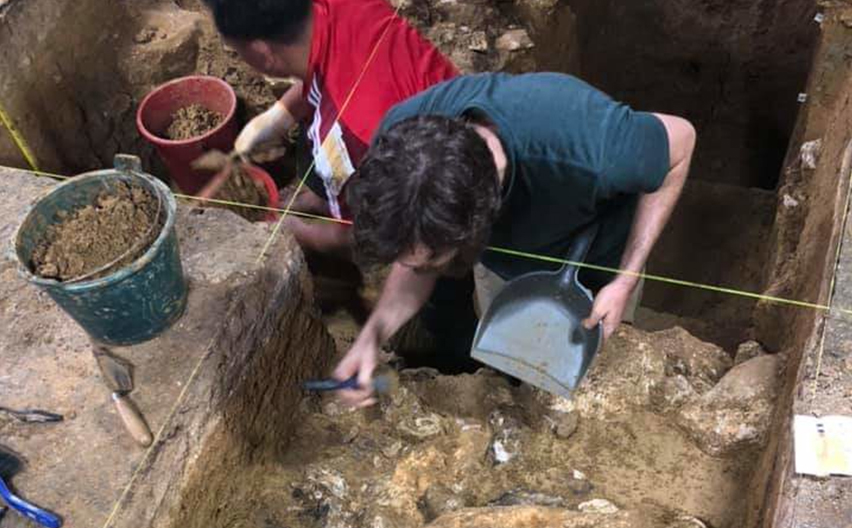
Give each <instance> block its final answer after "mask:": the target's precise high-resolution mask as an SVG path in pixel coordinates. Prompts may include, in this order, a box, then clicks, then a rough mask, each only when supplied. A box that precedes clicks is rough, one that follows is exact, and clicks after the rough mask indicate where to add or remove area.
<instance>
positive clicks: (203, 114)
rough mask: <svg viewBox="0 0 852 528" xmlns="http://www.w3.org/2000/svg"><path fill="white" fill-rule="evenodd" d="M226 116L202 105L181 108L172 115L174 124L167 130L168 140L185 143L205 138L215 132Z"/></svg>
mask: <svg viewBox="0 0 852 528" xmlns="http://www.w3.org/2000/svg"><path fill="white" fill-rule="evenodd" d="M223 119H225V116H223V115H222V114H220V113H218V112H214V111H212V110H209V109H207V108H205V107H203V106H201V105H197V104H193V105H189V106H185V107H183V108H179V109H178V110H177V112H175V113H174V114H172V124H170V125H169V128H168V129H166V138H167V139H171V140H173V141H183V140H186V139H192V138H194V137H198V136H203V135H204V134H206V133H207V132H209V131H211V130H213V129H214V128H216V127H217V126H219V123H221V122H222V120H223Z"/></svg>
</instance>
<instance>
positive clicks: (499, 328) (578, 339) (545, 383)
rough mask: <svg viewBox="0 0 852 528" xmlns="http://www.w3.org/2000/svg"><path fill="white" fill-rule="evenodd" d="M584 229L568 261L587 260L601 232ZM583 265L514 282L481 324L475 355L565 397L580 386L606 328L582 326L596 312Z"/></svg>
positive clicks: (530, 274) (575, 241)
mask: <svg viewBox="0 0 852 528" xmlns="http://www.w3.org/2000/svg"><path fill="white" fill-rule="evenodd" d="M597 230H598V228H597V225H596V224H591V225H589V226H588V227H586V228H584V229H583V230H582V232H581V233H580V234H579V235H578V236H577V238H576V239H575V240H574V242H573V243H572V244H571V248H570V250H569V252H568V256H567V260H568V261H570V262H583V261H584V260H585V258H586V253H588V250H589V247H590V246H591V244H592V241H593V240H594V238H595V235H596V234H597ZM578 272H579V270H578V267H577V266H575V265H572V264H565V266H564V267H563V268H562V269H561V270H559V271H557V272H547V271H543V272H533V273H528V274H526V275H522V276H520V277H518V278H516V279H513V280H511V281H509V282H508V283H507V284H506V286H504V287H503V289H502V290H501V291H500V293H498V294H497V296H496V297H495V298H494V300H493V301H492V302H491V305H490V306H489V307H488V309H487V310H486V312H485V314H484V315H483V316H482V318H481V319H480V321H479V326H478V328H477V329H476V336H475V337H474V339H473V349H472V351H471V356H473V358H474V359H476V360H478V361H481V362H482V363H485V364H486V365H488V366H490V367H493V368H495V369H497V370H499V371H501V372H504V373H506V374H508V375H510V376H514V377H516V378H518V379H520V380H522V381H525V382H527V383H529V384H530V385H533V386H535V387H538V388H540V389H542V390H545V391H548V392H551V393H553V394H557V395H559V396H563V397H566V398H568V397H570V396H571V392H572V391H573V390H574V389H575V388H576V387H577V385H578V384H579V383H580V380H581V379H582V378H583V376H584V375H585V373H586V370H588V368H589V365H590V364H591V362H592V359H593V358H594V356H595V355H596V354H597V352H598V350H599V348H600V345H601V342H602V341H603V334H602V329H601V326H600V325H597V326H596V327H595V328H593V329H591V330H589V329H586V328H585V327H584V326H583V324H582V322H583V320H584V319H585V318H586V317H588V315H589V313H590V312H591V310H592V304H593V303H592V294H591V292H590V291H589V290H588V289H587V288H585V287H584V286H583V285H582V284H580V282H579V280H578V278H577V276H578Z"/></svg>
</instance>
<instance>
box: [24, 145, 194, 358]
mask: <svg viewBox="0 0 852 528" xmlns="http://www.w3.org/2000/svg"><path fill="white" fill-rule="evenodd" d="M176 210H177V206H176V203H175V199H174V196H173V195H172V193H171V192H170V191H169V189H168V187H166V186H165V185H164V184H163V183H162V182H160V181H159V180H157V179H156V178H154V177H152V176H150V175H148V174H145V173H143V172H142V171H141V166H140V164H139V159H138V158H135V157H133V156H123V155H118V156H116V161H115V169H110V170H102V171H95V172H89V173H86V174H81V175H79V176H76V177H74V178H71V179H69V180H68V181H66V182H64V183H61V184H59V185H57V186H56V187H55V188H53V189H52V190H51V191H50V193H48V194H47V195H46V196H44V197H43V198H41V199H40V200H39V201H38V202H36V203H35V204H34V205H33V206H32V207H31V208H30V210H29V212H28V213H27V215H26V217H25V218H24V220H23V222H22V223H21V225H20V227H19V228H18V231H17V234H16V235H15V241H14V244H15V254H16V256H17V259H18V262H19V264H20V269H21V272H22V273H23V274H24V276H25V277H26V278H27V279H28V280H29V281H30V282H32V283H34V284H36V285H38V286H39V287H41V288H42V289H44V290H45V291H46V292H47V293H48V294H49V295H50V296H51V297H52V298H53V300H54V301H56V303H57V304H59V305H60V306H61V307H62V308H63V309H64V310H65V311H66V312H67V313H68V314H69V315H70V316H71V317H72V318H74V319H75V320H76V321H77V322H78V323H79V324H80V326H82V327H83V329H85V330H86V331H87V332H88V333H89V335H90V336H92V337H93V338H95V339H97V340H99V341H101V342H103V343H106V344H111V345H131V344H135V343H140V342H143V341H147V340H148V339H151V338H153V337H155V336H156V335H158V334H160V333H161V332H162V331H164V330H165V329H167V328H168V327H169V326H171V325H172V324H173V323H174V322H175V321H176V320H177V319H178V318H179V317H180V315H181V314H182V313H183V309H184V307H185V305H186V294H187V286H186V281H185V279H184V275H183V269H182V267H181V262H180V252H179V249H178V241H177V235H176V233H175V215H176Z"/></svg>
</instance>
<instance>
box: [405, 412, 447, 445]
mask: <svg viewBox="0 0 852 528" xmlns="http://www.w3.org/2000/svg"><path fill="white" fill-rule="evenodd" d="M397 429H398V430H399V431H400V432H401V433H405V434H406V435H408V436H410V437H413V438H414V439H423V438H429V437H430V436H436V435H439V434H441V432H442V431H443V426H442V422H441V417H440V416H438V415H437V414H434V413H431V414H428V415H426V416H412V417H410V418H409V419H408V420H403V421H401V422H399V423H398V424H397Z"/></svg>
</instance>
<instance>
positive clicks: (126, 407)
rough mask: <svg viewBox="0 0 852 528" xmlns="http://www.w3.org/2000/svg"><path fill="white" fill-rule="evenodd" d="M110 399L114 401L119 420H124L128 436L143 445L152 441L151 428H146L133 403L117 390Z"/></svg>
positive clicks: (145, 445) (147, 444)
mask: <svg viewBox="0 0 852 528" xmlns="http://www.w3.org/2000/svg"><path fill="white" fill-rule="evenodd" d="M112 401H114V402H115V408H116V409H117V410H118V415H119V416H121V421H123V422H124V427H125V428H126V429H127V431H128V432H129V433H130V436H132V437H133V439H134V440H136V442H137V443H138V444H139V445H141V446H143V447H148V446H149V445H151V442H153V441H154V436H153V435H152V434H151V430H150V429H148V424H146V423H145V419H144V418H142V415H141V414H140V413H139V409H137V408H136V406H135V405H133V402H132V401H130V399H129V398H128V397H127V396H125V395H121V394H119V393H117V392H113V393H112Z"/></svg>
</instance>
